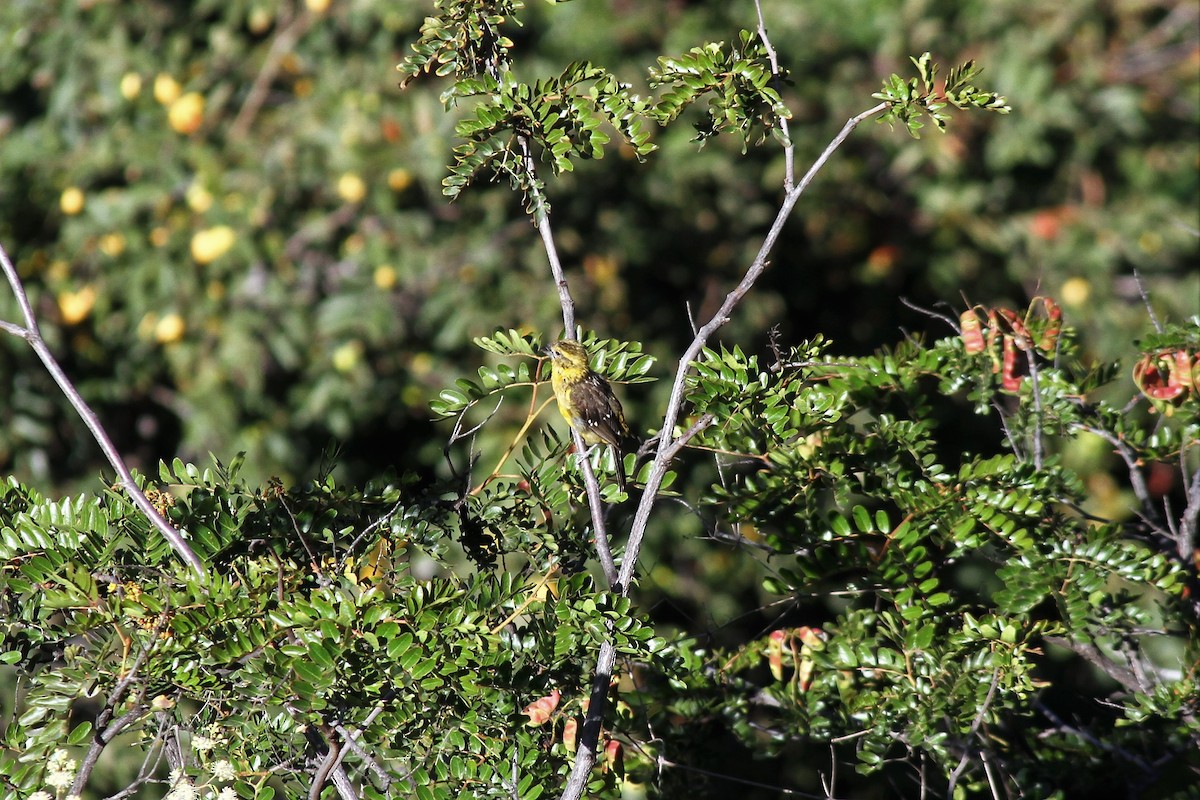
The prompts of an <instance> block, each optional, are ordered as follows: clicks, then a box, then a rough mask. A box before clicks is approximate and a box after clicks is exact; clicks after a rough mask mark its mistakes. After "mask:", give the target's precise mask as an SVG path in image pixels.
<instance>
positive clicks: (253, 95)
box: [229, 7, 312, 139]
mask: <svg viewBox="0 0 1200 800" xmlns="http://www.w3.org/2000/svg"><path fill="white" fill-rule="evenodd" d="M310 22H312V14H311V13H310V12H309V10H308V8H307V7H302V8H301V9H300V13H299V14H297V15H296V17H295V18H294V19H293V20H292V21H291V22H290V23H289V24H288V25H287V26H286V27H285V28H284V29H283V30H281V31H280V32H279V33H277V34H276V35H275V39H274V40H273V41H272V42H271V47H270V48H269V49H268V50H267V56H266V58H264V59H263V65H262V68H261V69H260V70H259V71H258V75H256V76H254V83H252V84H251V85H250V91H249V92H247V93H246V100H245V101H244V102H243V103H242V107H241V109H239V110H238V114H237V117H236V118H234V120H233V122H232V123H231V124H230V125H229V138H231V139H241V138H242V137H244V136H245V135H246V132H247V131H249V130H250V126H251V125H252V124H253V123H254V118H255V117H256V116H258V110H259V108H261V107H262V104H263V101H264V100H266V99H267V90H268V89H270V88H271V81H273V80H274V79H275V75H276V74H277V73H278V72H279V65H280V64H282V63H283V59H284V57H285V56H286V55H287V54H288V53H290V52H291V50H292V48H293V47H295V46H296V42H297V40H299V38H300V37H301V36H302V35H303V34H304V32H305V31H306V30H308V25H309V23H310Z"/></svg>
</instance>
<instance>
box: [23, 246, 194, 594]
mask: <svg viewBox="0 0 1200 800" xmlns="http://www.w3.org/2000/svg"><path fill="white" fill-rule="evenodd" d="M0 269H3V270H4V276H5V277H6V278H8V284H9V286H11V287H12V290H13V294H14V295H16V298H17V304H18V305H19V306H20V307H21V314H22V316H23V317H24V318H25V324H24V326H20V325H15V324H13V323H11V322H6V323H4V324H3V325H2V326H0V328H2V329H3V330H4V331H6V332H7V333H11V334H13V335H14V336H19V337H20V338H22V339H24V340H25V341H26V342H28V343H29V346H30V347H32V348H33V352H35V353H37V356H38V358H39V359H41V361H42V364H43V366H45V368H46V371H47V372H49V373H50V377H52V378H54V382H55V383H57V384H58V388H59V389H61V390H62V393H63V394H64V395H66V398H67V400H69V401H70V402H71V405H72V406H74V408H75V413H77V414H78V415H79V417H80V419H82V420H83V423H84V424H85V425H87V428H88V430H89V431H91V433H92V438H94V439H95V440H96V444H98V445H100V449H101V450H102V451H104V456H105V458H107V459H108V463H109V464H111V465H112V468H113V469H115V470H116V471H117V475H118V476H120V478H121V485H122V486H123V487H124V488H125V491H126V492H128V493H129V496H130V498H132V500H133V504H134V505H135V506H137V508H138V510H139V511H141V512H142V513H143V514H144V515H145V516H146V518H147V519H148V520H150V523H151V524H152V525H153V526H154V527H155V528H157V529H158V532H159V533H161V534H162V536H163V538H164V539H166V540H167V542H168V543H169V544H170V545H171V547H172V548H173V549H174V550H175V552H176V553H177V554H178V555H179V557H180V558H182V559H183V560H184V561H185V562H186V563H187V565H188V566H189V567H191V568H192V571H193V572H195V573H196V576H197V577H198V578H200V579H201V580H204V579H206V578H207V577H208V574H207V572H205V569H204V564H203V562H201V561H200V559H199V558H198V557H197V556H196V554H195V553H194V552H193V551H192V548H191V547H189V546H188V543H187V542H186V541H185V540H184V536H183V534H182V533H180V532H179V531H178V530H176V529H175V527H174V526H172V525H171V523H169V522H167V520H166V518H165V517H163V515H162V514H160V513H159V511H158V509H156V508H155V507H154V504H153V503H151V502H150V500H149V499H148V498H147V497H146V495H145V494H144V493H143V492H142V490H141V488H140V487H139V486H138V485H137V481H135V480H134V479H133V474H132V473H131V472H130V471H129V468H128V467H126V466H125V461H124V460H123V459H122V458H121V454H120V453H119V452H117V447H116V445H114V444H113V441H112V439H111V438H110V437H109V435H108V433H107V432H106V431H105V430H104V427H103V426H102V425H101V424H100V418H99V417H97V416H96V412H94V411H92V409H91V407H90V406H89V405H88V404H87V402H86V401H85V400H84V399H83V397H82V396H81V395H80V394H79V392H78V390H76V388H75V385H74V384H72V383H71V379H70V378H68V377H67V374H66V373H65V372H63V369H62V367H61V366H59V363H58V360H57V359H56V358H55V357H54V353H52V352H51V351H50V347H49V346H48V345H47V344H46V340H45V339H43V338H42V334H41V331H40V330H39V329H38V324H37V317H35V316H34V313H33V307H32V306H31V305H30V304H29V297H28V295H26V294H25V287H24V286H23V285H22V284H21V278H20V276H19V275H17V271H16V269H15V268H14V267H13V265H12V262H11V261H9V260H8V254H7V253H6V252H5V251H4V248H3V246H0Z"/></svg>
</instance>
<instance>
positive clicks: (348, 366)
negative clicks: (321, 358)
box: [333, 339, 363, 372]
mask: <svg viewBox="0 0 1200 800" xmlns="http://www.w3.org/2000/svg"><path fill="white" fill-rule="evenodd" d="M362 351H363V346H362V342H360V341H358V340H357V339H351V340H350V341H348V342H346V343H345V344H343V345H342V346H341V347H339V348H338V349H337V350H334V351H333V368H334V369H336V370H337V371H338V372H349V371H350V370H352V369H354V368H355V367H356V366H358V362H359V361H361V360H362Z"/></svg>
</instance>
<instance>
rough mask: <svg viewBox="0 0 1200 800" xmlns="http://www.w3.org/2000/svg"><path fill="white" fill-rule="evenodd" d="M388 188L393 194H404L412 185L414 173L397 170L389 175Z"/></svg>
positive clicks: (402, 169) (401, 169)
mask: <svg viewBox="0 0 1200 800" xmlns="http://www.w3.org/2000/svg"><path fill="white" fill-rule="evenodd" d="M387 181H388V186H389V187H390V188H391V190H392V191H393V192H403V191H404V190H405V189H407V188H408V187H409V186H410V185H411V184H412V173H411V172H409V171H408V170H406V169H404V168H402V167H401V168H397V169H394V170H392V171H391V172H389V173H388V178H387Z"/></svg>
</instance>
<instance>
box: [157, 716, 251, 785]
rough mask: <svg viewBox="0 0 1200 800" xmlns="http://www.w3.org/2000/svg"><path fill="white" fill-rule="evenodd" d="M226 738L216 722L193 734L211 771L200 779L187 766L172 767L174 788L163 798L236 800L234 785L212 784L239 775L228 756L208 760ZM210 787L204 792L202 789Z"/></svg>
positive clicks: (199, 755)
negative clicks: (189, 771)
mask: <svg viewBox="0 0 1200 800" xmlns="http://www.w3.org/2000/svg"><path fill="white" fill-rule="evenodd" d="M226 741H227V739H226V737H225V736H223V735H222V734H221V732H220V730H219V729H218V728H217V726H215V725H210V726H209V727H208V728H207V729H206V733H205V734H200V733H197V734H194V735H193V736H192V750H193V751H195V752H196V754H197V758H198V759H199V760H200V762H201V764H203V765H204V768H205V769H206V770H207V772H208V775H209V777H208V779H207V780H205V781H203V782H201V783H197V782H196V781H195V780H194V779H193V778H192V777H190V776H189V775H188V774H187V773H186V772H185V771H184V770H182V769H176V770H172V771H171V777H170V783H171V790H170V791H169V792H167V796H166V797H165V798H164V800H236V798H237V793H236V792H235V791H234V789H233V787H232V786H225V787H223V788H221V789H217V788H216V787H215V786H214V785H213V784H216V783H227V782H229V781H232V780H234V779H235V778H237V770H236V769H235V768H234V766H233V764H232V763H231V762H230V761H228V760H227V759H223V758H221V759H216V760H213V761H209V758H210V754H211V753H212V752H213V751H214V750H216V749H217V748H218V747H220V746H222V745H224V744H225V743H226ZM205 789H207V791H206V792H204V793H203V794H201V791H202V790H205Z"/></svg>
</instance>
